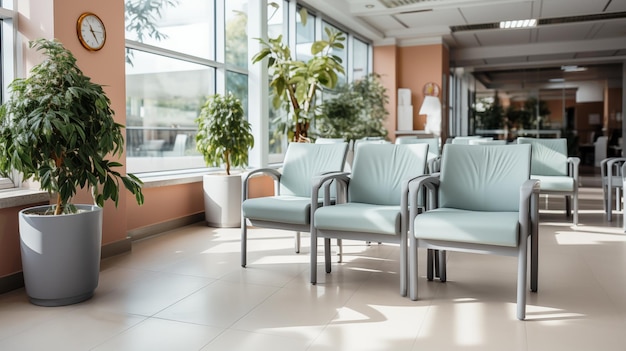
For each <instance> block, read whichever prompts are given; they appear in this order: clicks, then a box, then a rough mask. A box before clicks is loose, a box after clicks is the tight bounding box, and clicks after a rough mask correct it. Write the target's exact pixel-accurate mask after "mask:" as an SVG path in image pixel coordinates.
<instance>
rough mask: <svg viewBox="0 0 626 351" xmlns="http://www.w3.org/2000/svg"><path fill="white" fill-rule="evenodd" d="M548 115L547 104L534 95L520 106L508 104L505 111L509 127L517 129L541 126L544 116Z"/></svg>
mask: <svg viewBox="0 0 626 351" xmlns="http://www.w3.org/2000/svg"><path fill="white" fill-rule="evenodd" d="M548 115H550V109H549V108H548V104H547V103H546V102H545V101H543V100H539V101H538V100H537V99H536V98H534V97H531V98H528V99H527V100H526V101H524V104H523V106H522V107H521V108H519V107H517V106H509V107H508V108H507V111H506V116H507V119H508V120H509V124H510V127H513V128H517V129H536V128H542V127H543V122H544V120H545V118H546V116H548Z"/></svg>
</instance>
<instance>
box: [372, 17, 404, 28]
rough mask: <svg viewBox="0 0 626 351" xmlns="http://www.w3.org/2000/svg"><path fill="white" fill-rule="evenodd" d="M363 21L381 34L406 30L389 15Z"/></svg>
mask: <svg viewBox="0 0 626 351" xmlns="http://www.w3.org/2000/svg"><path fill="white" fill-rule="evenodd" d="M365 20H366V21H367V23H369V24H370V25H372V26H373V27H374V28H376V29H378V30H380V31H381V32H387V31H390V30H398V29H405V28H406V27H404V26H403V25H402V24H401V23H400V22H398V21H396V20H395V19H394V18H393V17H392V16H389V15H380V16H370V17H367V18H365Z"/></svg>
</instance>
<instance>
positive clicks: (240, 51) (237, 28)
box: [225, 0, 248, 79]
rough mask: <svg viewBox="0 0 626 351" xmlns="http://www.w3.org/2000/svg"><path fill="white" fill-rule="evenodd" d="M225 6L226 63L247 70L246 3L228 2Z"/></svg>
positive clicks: (245, 1)
mask: <svg viewBox="0 0 626 351" xmlns="http://www.w3.org/2000/svg"><path fill="white" fill-rule="evenodd" d="M225 5H226V8H225V17H226V21H225V23H226V27H225V34H226V41H225V52H226V63H227V64H230V65H235V66H238V67H240V68H243V69H248V35H247V33H246V29H247V28H246V27H247V25H248V15H247V7H248V1H247V0H228V1H226V2H225ZM245 78H246V79H247V77H245Z"/></svg>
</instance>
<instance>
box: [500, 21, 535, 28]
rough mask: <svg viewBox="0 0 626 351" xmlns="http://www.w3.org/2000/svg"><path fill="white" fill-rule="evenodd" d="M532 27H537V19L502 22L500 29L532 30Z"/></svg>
mask: <svg viewBox="0 0 626 351" xmlns="http://www.w3.org/2000/svg"><path fill="white" fill-rule="evenodd" d="M530 27H537V20H536V19H524V20H516V21H501V22H500V29H516V28H530Z"/></svg>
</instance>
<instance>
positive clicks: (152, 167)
mask: <svg viewBox="0 0 626 351" xmlns="http://www.w3.org/2000/svg"><path fill="white" fill-rule="evenodd" d="M249 1H250V0H213V1H210V0H125V5H126V60H127V64H126V85H127V87H126V91H127V97H126V103H127V106H126V116H127V120H126V125H127V156H128V159H127V161H126V165H127V170H128V171H129V172H134V173H143V172H155V171H177V170H184V169H196V168H204V167H205V164H204V161H203V159H202V157H201V156H200V154H199V153H198V152H197V151H196V148H195V134H196V125H195V122H194V120H195V118H196V116H197V115H198V113H199V111H200V108H201V107H202V105H203V103H204V101H205V99H206V97H207V96H209V95H211V94H214V93H220V94H224V93H227V92H231V93H233V94H234V95H236V96H237V97H238V98H239V99H240V100H241V101H242V103H243V105H244V109H245V111H246V114H247V113H248V112H249V113H257V111H258V108H257V110H255V107H254V106H248V91H249V89H250V91H255V90H256V89H259V90H256V91H260V90H265V91H269V87H267V86H263V87H254V86H250V83H249V80H248V75H249V73H248V65H249V56H250V52H248V47H249V45H248V44H249V41H250V40H254V39H252V38H249V35H248V28H247V26H248V16H257V15H258V14H257V13H248V12H249V11H248V4H249ZM301 10H302V7H300V5H298V4H296V3H295V2H290V1H288V0H282V1H268V11H267V16H268V17H267V31H268V36H269V37H271V38H275V37H277V36H278V35H282V36H283V40H284V41H285V43H288V44H289V46H290V47H293V48H295V49H294V50H293V55H294V57H296V58H297V59H300V60H308V59H309V58H310V48H311V43H313V42H314V41H316V40H320V39H322V38H323V35H324V34H323V28H324V27H326V26H331V27H334V28H335V29H338V28H339V27H340V26H338V25H336V23H334V22H332V20H331V19H330V18H327V17H325V16H324V14H322V13H317V12H315V11H313V10H312V9H307V17H306V21H304V20H303V18H302V17H301V12H300V11H301ZM344 32H345V33H346V34H347V38H348V39H347V40H346V42H345V46H346V48H345V49H344V50H340V51H338V52H337V53H335V54H337V55H339V56H340V57H342V59H343V60H344V67H345V69H346V75H345V76H344V77H342V82H346V81H350V80H352V79H355V78H356V79H358V78H359V77H362V76H364V75H366V74H368V73H369V70H370V68H369V65H370V62H369V61H368V57H370V53H369V51H370V49H371V48H370V46H369V44H367V43H366V42H364V41H357V40H354V38H353V36H352V35H351V33H349V32H347V31H345V30H344ZM352 43H354V47H352V45H353V44H352ZM351 50H354V59H353V58H352V57H351V56H348V53H350V52H351ZM357 56H358V57H357ZM264 94H265V93H264ZM269 99H271V96H270V97H269ZM269 105H270V106H271V103H270V104H269ZM285 113H286V112H285V109H280V110H273V109H272V108H271V107H270V111H269V118H267V119H266V118H265V117H263V118H262V122H261V123H268V125H269V128H268V129H263V130H267V131H268V135H267V139H265V138H261V139H262V140H256V141H255V142H256V144H257V145H259V144H261V143H268V148H267V149H268V150H269V153H270V155H269V161H270V162H279V161H280V160H281V159H282V155H283V153H284V151H285V145H286V138H285V137H284V131H283V130H281V129H280V121H282V120H284V117H285ZM257 123H258V122H257Z"/></svg>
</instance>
